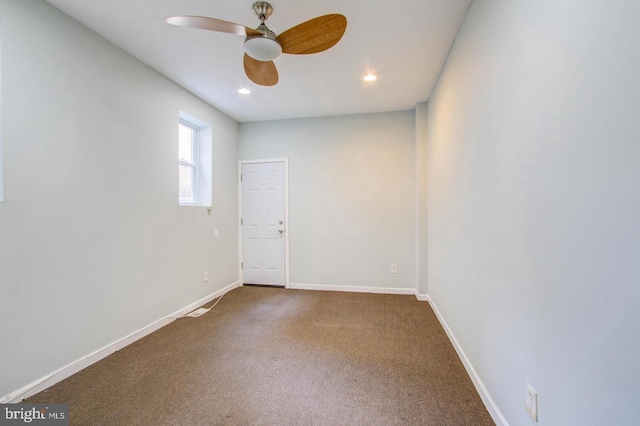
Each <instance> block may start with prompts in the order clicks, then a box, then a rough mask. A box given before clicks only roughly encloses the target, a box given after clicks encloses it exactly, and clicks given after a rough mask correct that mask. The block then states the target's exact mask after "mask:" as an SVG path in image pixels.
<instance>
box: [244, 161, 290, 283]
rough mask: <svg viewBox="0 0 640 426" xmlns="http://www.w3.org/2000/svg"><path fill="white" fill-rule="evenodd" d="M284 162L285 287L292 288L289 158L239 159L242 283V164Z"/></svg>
mask: <svg viewBox="0 0 640 426" xmlns="http://www.w3.org/2000/svg"><path fill="white" fill-rule="evenodd" d="M260 163H283V164H284V288H290V287H289V285H290V282H289V158H288V157H282V158H264V159H256V160H240V161H238V257H239V259H240V261H239V262H238V271H239V272H240V275H239V276H240V283H241V284H242V283H244V271H243V270H242V266H241V265H242V262H243V259H242V226H243V225H241V223H240V219H241V218H242V180H241V179H240V178H241V175H242V166H243V165H244V164H260Z"/></svg>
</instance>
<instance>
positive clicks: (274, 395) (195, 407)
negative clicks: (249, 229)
mask: <svg viewBox="0 0 640 426" xmlns="http://www.w3.org/2000/svg"><path fill="white" fill-rule="evenodd" d="M27 401H28V402H43V403H54V402H61V403H69V404H70V410H71V416H70V417H71V424H72V425H385V426H387V425H474V426H477V425H493V424H494V423H493V421H492V420H491V417H490V416H489V413H488V412H487V411H486V409H485V407H484V405H483V404H482V401H481V400H480V397H479V396H478V394H477V392H476V391H475V389H474V387H473V384H472V383H471V380H470V379H469V376H468V375H467V373H466V372H465V370H464V367H463V366H462V364H461V363H460V360H459V359H458V357H457V355H456V353H455V350H454V349H453V347H452V346H451V344H450V342H449V340H448V339H447V336H446V334H445V332H444V330H443V329H442V327H441V326H440V324H439V323H438V320H437V318H436V317H435V315H434V313H433V311H432V310H431V308H430V307H429V305H428V304H427V303H425V302H418V301H417V300H416V299H415V297H413V296H397V295H380V294H363V293H336V292H315V291H302V290H284V289H276V288H264V287H242V288H239V289H236V290H233V291H231V292H229V293H228V294H227V295H225V296H224V298H223V299H222V300H221V301H220V303H219V304H218V305H217V306H216V307H215V308H214V309H213V310H211V311H210V312H209V313H207V314H204V315H203V316H201V317H199V318H184V319H179V320H177V321H175V322H173V323H171V324H169V325H168V326H166V327H164V328H162V329H161V330H159V331H157V332H155V333H153V334H151V335H149V336H147V337H145V338H143V339H141V340H139V341H137V342H135V343H134V344H132V345H130V346H128V347H126V348H125V349H123V350H121V351H119V352H117V353H115V354H113V355H111V356H109V357H107V358H105V359H104V360H102V361H100V362H98V363H96V364H94V365H92V366H90V367H89V368H87V369H85V370H83V371H81V372H79V373H77V374H75V375H74V376H72V377H69V378H68V379H66V380H64V381H62V382H60V383H58V384H57V385H55V386H53V387H51V388H49V389H48V390H46V391H44V392H41V393H39V394H37V395H35V396H33V397H31V398H29V399H28V400H27Z"/></svg>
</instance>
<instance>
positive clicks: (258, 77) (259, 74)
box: [244, 53, 278, 86]
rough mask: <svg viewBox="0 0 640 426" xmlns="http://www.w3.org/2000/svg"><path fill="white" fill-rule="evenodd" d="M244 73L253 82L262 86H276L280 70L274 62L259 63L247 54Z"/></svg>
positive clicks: (245, 55)
mask: <svg viewBox="0 0 640 426" xmlns="http://www.w3.org/2000/svg"><path fill="white" fill-rule="evenodd" d="M244 72H245V73H246V74H247V77H249V79H250V80H251V81H253V82H254V83H256V84H259V85H261V86H275V85H276V84H277V83H278V70H277V69H276V65H275V64H274V63H273V61H266V62H263V61H258V60H256V59H253V58H252V57H251V56H249V55H247V54H246V53H245V54H244Z"/></svg>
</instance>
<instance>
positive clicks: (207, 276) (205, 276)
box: [202, 271, 209, 283]
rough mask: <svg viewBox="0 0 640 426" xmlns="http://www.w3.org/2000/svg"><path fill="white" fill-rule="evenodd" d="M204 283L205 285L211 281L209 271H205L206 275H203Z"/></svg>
mask: <svg viewBox="0 0 640 426" xmlns="http://www.w3.org/2000/svg"><path fill="white" fill-rule="evenodd" d="M202 281H204V282H205V283H206V282H207V281H209V272H208V271H204V273H203V274H202Z"/></svg>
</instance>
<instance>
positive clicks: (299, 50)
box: [165, 1, 347, 86]
mask: <svg viewBox="0 0 640 426" xmlns="http://www.w3.org/2000/svg"><path fill="white" fill-rule="evenodd" d="M253 11H254V12H255V13H256V15H258V19H260V25H258V27H257V28H256V29H255V30H254V29H253V28H249V27H245V26H244V25H240V24H234V23H233V22H228V21H223V20H221V19H216V18H208V17H205V16H170V17H168V18H165V22H167V23H169V24H172V25H178V26H182V27H190V28H199V29H202V30H209V31H218V32H223V33H230V34H237V35H241V36H245V37H246V39H245V41H244V50H245V54H244V71H245V73H246V74H247V77H249V79H250V80H251V81H253V82H254V83H256V84H259V85H262V86H273V85H275V84H277V83H278V70H277V69H276V66H275V64H274V63H273V60H274V59H276V58H277V57H278V56H280V54H281V53H288V54H292V55H307V54H311V53H318V52H322V51H325V50H327V49H330V48H331V47H333V46H335V44H336V43H338V42H339V41H340V39H341V38H342V35H343V34H344V32H345V30H346V29H347V18H345V17H344V16H343V15H339V14H331V15H323V16H318V17H317V18H314V19H310V20H308V21H306V22H303V23H302V24H299V25H296V26H295V27H293V28H289V29H288V30H287V31H285V32H283V33H282V34H280V35H276V33H274V32H273V31H271V30H270V29H269V28H267V26H266V25H265V24H264V21H266V20H267V19H268V18H269V16H271V13H272V12H273V8H272V7H271V5H270V4H269V3H267V2H264V1H257V2H255V3H254V4H253Z"/></svg>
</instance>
